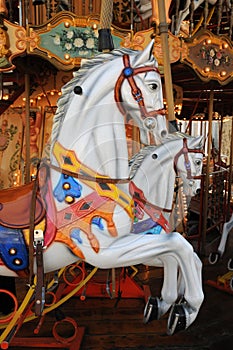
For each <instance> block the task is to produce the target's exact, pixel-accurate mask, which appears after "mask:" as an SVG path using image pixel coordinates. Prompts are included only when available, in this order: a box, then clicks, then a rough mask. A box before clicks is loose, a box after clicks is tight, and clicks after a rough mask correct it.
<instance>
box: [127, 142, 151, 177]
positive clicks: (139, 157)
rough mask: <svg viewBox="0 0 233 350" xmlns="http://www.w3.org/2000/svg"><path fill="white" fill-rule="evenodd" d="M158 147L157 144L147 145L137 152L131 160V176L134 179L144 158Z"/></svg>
mask: <svg viewBox="0 0 233 350" xmlns="http://www.w3.org/2000/svg"><path fill="white" fill-rule="evenodd" d="M155 148H156V146H146V147H144V148H142V149H141V150H140V151H139V152H138V153H136V154H135V155H134V156H133V157H132V158H131V159H130V161H129V167H130V172H129V178H130V179H132V178H133V177H134V176H135V174H136V172H137V170H138V169H139V168H140V166H141V164H142V162H143V160H144V159H145V157H147V156H148V155H149V154H151V152H152V151H153V150H154V149H155Z"/></svg>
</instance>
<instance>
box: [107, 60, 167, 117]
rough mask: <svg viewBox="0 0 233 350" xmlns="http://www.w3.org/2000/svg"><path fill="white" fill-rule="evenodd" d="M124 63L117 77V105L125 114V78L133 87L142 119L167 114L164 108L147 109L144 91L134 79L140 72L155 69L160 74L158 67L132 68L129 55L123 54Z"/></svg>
mask: <svg viewBox="0 0 233 350" xmlns="http://www.w3.org/2000/svg"><path fill="white" fill-rule="evenodd" d="M123 63H124V69H123V70H122V72H121V74H120V76H119V78H118V79H117V82H116V85H115V90H114V96H115V101H116V102H117V106H118V108H119V110H120V112H121V113H122V114H123V115H126V110H125V108H124V106H123V103H122V102H124V101H123V100H122V95H121V87H122V84H123V82H124V80H125V79H127V81H128V83H129V85H130V87H131V93H132V96H133V98H134V99H135V101H136V102H137V103H138V106H139V109H140V113H141V117H142V119H145V118H147V117H152V118H154V117H156V116H157V115H158V114H161V115H165V114H166V111H165V109H164V108H161V109H158V110H154V111H151V112H148V111H147V109H146V107H145V103H144V98H143V95H142V92H141V90H140V89H139V87H138V86H137V84H136V82H135V79H134V76H135V75H137V74H140V73H145V72H152V71H153V72H156V73H158V74H160V73H159V70H158V68H156V67H139V68H132V67H131V65H130V59H129V55H123Z"/></svg>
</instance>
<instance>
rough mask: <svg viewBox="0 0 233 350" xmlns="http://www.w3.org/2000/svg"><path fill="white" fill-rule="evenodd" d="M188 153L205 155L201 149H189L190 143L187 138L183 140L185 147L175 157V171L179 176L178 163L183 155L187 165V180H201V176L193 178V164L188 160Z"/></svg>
mask: <svg viewBox="0 0 233 350" xmlns="http://www.w3.org/2000/svg"><path fill="white" fill-rule="evenodd" d="M188 153H202V154H203V151H202V150H200V149H191V148H188V142H187V138H186V137H185V138H184V139H183V147H182V148H181V150H180V151H179V152H178V153H177V154H176V155H175V158H174V170H175V173H176V174H177V173H178V171H177V162H178V159H179V157H180V156H181V155H183V156H184V164H185V169H186V171H187V179H198V178H200V176H192V172H191V164H190V161H189V158H188Z"/></svg>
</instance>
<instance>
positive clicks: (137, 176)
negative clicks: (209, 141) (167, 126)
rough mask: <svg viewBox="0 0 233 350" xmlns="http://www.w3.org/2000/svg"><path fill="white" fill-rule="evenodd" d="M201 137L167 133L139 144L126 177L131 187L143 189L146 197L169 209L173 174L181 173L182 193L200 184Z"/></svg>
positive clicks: (171, 197) (197, 187)
mask: <svg viewBox="0 0 233 350" xmlns="http://www.w3.org/2000/svg"><path fill="white" fill-rule="evenodd" d="M201 141H202V137H191V136H189V135H185V134H180V133H179V134H178V133H174V134H172V135H170V134H169V136H168V138H167V140H166V142H165V143H164V144H161V145H158V146H147V147H145V148H143V149H142V150H141V151H140V152H139V153H138V154H137V155H135V157H134V158H133V159H132V163H131V171H130V177H131V178H132V182H133V184H134V185H133V186H135V188H140V189H141V190H142V189H143V195H144V197H145V198H147V201H148V202H150V203H154V204H156V205H157V206H159V207H160V208H166V209H167V210H170V209H171V205H172V201H173V194H174V183H175V178H176V176H179V177H181V179H182V182H183V191H184V194H186V195H189V196H193V195H195V194H196V192H197V190H198V189H199V187H200V175H201V171H202V158H203V153H202V148H201V147H202V146H201Z"/></svg>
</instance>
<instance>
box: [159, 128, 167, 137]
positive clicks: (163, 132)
mask: <svg viewBox="0 0 233 350" xmlns="http://www.w3.org/2000/svg"><path fill="white" fill-rule="evenodd" d="M160 135H161V137H162V139H164V138H165V137H167V130H162V131H161V134H160Z"/></svg>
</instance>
